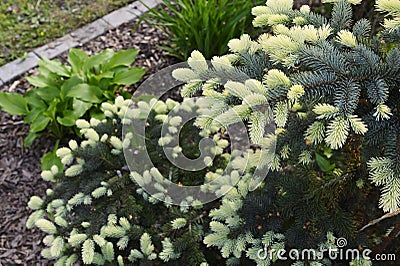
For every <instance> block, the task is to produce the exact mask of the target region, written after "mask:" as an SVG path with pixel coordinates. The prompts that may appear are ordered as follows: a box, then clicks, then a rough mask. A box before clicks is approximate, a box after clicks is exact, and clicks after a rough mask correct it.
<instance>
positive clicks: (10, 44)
mask: <svg viewBox="0 0 400 266" xmlns="http://www.w3.org/2000/svg"><path fill="white" fill-rule="evenodd" d="M3 2H4V1H3ZM131 2H133V0H118V1H101V0H95V1H92V0H68V1H40V0H39V1H26V0H18V1H5V2H4V3H2V4H0V28H1V29H2V30H1V31H0V40H1V42H0V66H1V65H4V64H5V63H7V62H9V61H12V60H14V59H16V58H19V57H23V56H24V54H25V53H27V52H29V51H30V50H31V49H32V48H34V47H37V46H40V45H43V44H46V43H47V42H50V41H53V40H55V39H56V38H57V37H61V36H63V35H64V34H66V33H68V32H70V31H71V30H74V29H76V28H78V27H79V26H82V25H85V24H87V23H89V22H91V21H93V20H95V19H96V18H99V17H101V16H103V15H105V14H107V13H109V12H111V11H113V10H115V9H117V8H119V7H122V6H124V5H126V4H128V3H131Z"/></svg>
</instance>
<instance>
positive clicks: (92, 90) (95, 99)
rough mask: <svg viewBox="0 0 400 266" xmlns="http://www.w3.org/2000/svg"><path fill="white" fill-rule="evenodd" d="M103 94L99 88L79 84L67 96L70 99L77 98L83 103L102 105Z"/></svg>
mask: <svg viewBox="0 0 400 266" xmlns="http://www.w3.org/2000/svg"><path fill="white" fill-rule="evenodd" d="M102 94H103V92H102V91H101V89H100V88H99V87H96V86H91V85H89V84H86V83H82V84H78V85H76V86H75V87H73V88H71V89H70V90H69V91H68V93H67V96H68V97H76V98H78V99H80V100H82V101H86V102H91V103H100V102H101V96H102Z"/></svg>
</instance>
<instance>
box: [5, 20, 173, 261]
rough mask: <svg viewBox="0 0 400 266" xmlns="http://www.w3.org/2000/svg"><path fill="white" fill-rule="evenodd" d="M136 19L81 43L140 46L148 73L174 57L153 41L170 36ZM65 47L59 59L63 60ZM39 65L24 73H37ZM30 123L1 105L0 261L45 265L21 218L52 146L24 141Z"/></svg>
mask: <svg viewBox="0 0 400 266" xmlns="http://www.w3.org/2000/svg"><path fill="white" fill-rule="evenodd" d="M136 23H137V21H133V22H131V23H127V24H125V25H122V26H121V27H119V28H117V29H114V30H112V31H109V32H107V33H106V34H104V35H102V36H100V37H98V38H96V39H95V40H93V41H90V42H89V43H87V44H85V45H83V47H79V48H80V49H83V50H85V51H87V52H88V53H90V54H93V53H97V52H100V51H101V50H103V49H105V48H112V49H114V50H120V49H127V48H138V49H140V53H139V55H138V56H137V59H136V61H135V65H137V66H141V67H144V68H146V69H147V71H148V72H147V74H146V76H145V77H144V79H145V78H147V77H148V76H149V75H151V74H152V73H155V72H157V71H158V70H160V69H162V68H164V67H167V66H169V65H171V64H173V63H176V60H175V59H173V58H171V57H168V56H166V55H165V53H164V52H163V51H162V50H160V49H159V48H157V45H158V44H160V43H161V42H162V41H166V40H167V39H168V38H167V36H165V35H164V34H163V33H162V32H161V31H159V30H158V29H156V28H155V27H153V26H150V25H147V24H146V23H144V22H142V23H141V24H140V25H139V27H138V29H137V30H136V31H135V32H132V29H133V28H134V26H135V25H136ZM66 56H67V53H65V54H62V55H61V56H59V58H58V59H60V60H61V61H64V62H65V58H66ZM37 72H38V70H37V69H33V70H31V71H29V72H28V73H26V75H25V76H27V75H32V74H36V73H37ZM28 88H29V85H28V83H27V81H26V79H25V78H24V77H21V78H20V79H18V80H16V81H14V82H12V83H10V84H6V85H3V86H2V87H0V91H13V92H19V93H24V92H25V91H26V89H28ZM28 130H29V127H28V125H25V124H23V118H22V117H20V116H10V115H8V114H7V113H5V112H1V111H0V266H2V265H49V264H52V262H51V261H48V260H45V259H43V258H41V256H40V251H41V249H42V248H43V244H42V243H41V240H42V238H43V236H44V234H43V233H42V232H40V231H39V230H38V229H33V230H28V229H26V227H25V222H26V220H27V218H28V216H29V214H30V213H31V210H30V209H29V208H27V202H28V201H29V199H30V197H31V196H33V195H38V196H41V197H43V196H44V195H45V191H46V189H47V188H49V187H51V185H52V184H49V183H48V182H45V181H44V180H42V179H41V177H40V172H41V171H40V158H41V157H42V155H43V154H44V153H45V152H47V151H50V150H51V149H52V147H53V145H54V139H50V138H49V137H42V138H41V139H39V140H37V141H35V143H34V144H33V145H32V146H31V147H29V148H24V147H23V139H24V137H25V136H26V135H27V134H28Z"/></svg>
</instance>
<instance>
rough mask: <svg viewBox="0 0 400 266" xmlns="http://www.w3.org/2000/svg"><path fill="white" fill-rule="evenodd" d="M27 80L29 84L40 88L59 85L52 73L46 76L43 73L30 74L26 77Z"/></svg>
mask: <svg viewBox="0 0 400 266" xmlns="http://www.w3.org/2000/svg"><path fill="white" fill-rule="evenodd" d="M26 80H27V81H28V82H29V84H31V85H33V86H35V87H38V88H41V87H52V86H57V83H56V82H55V81H54V79H53V78H52V77H51V75H50V77H46V76H45V75H42V74H41V75H39V76H30V77H26Z"/></svg>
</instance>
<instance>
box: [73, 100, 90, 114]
mask: <svg viewBox="0 0 400 266" xmlns="http://www.w3.org/2000/svg"><path fill="white" fill-rule="evenodd" d="M92 106H93V104H92V103H88V102H84V101H81V100H78V99H77V98H74V100H73V102H72V108H73V113H74V114H75V116H76V117H77V118H79V117H82V116H83V115H84V114H85V113H86V111H87V110H89V109H90V108H91V107H92Z"/></svg>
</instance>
